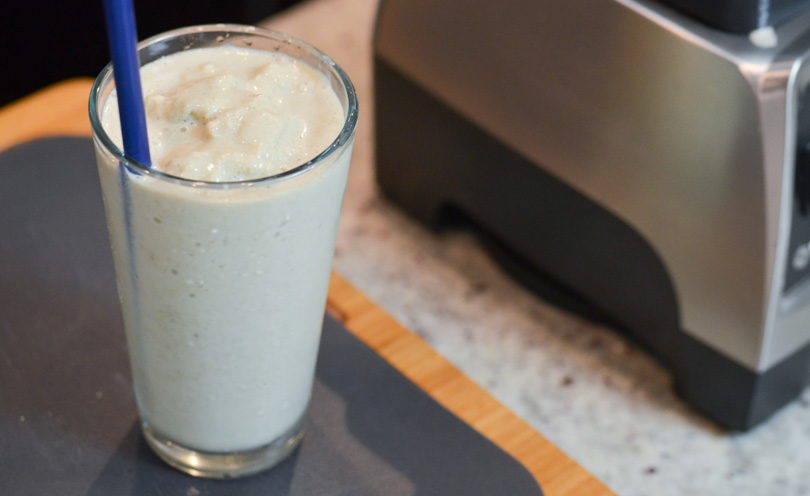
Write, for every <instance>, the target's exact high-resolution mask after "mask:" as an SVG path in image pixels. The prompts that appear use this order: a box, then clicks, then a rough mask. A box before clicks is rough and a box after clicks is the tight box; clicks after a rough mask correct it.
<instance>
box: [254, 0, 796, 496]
mask: <svg viewBox="0 0 810 496" xmlns="http://www.w3.org/2000/svg"><path fill="white" fill-rule="evenodd" d="M376 10H377V1H376V0H314V1H311V2H309V3H304V4H303V5H300V6H298V7H295V8H293V9H292V10H289V11H287V12H285V13H282V14H280V15H278V16H276V17H274V18H272V19H269V20H267V22H265V23H264V25H265V26H267V27H270V28H272V29H277V30H280V31H285V32H287V33H290V34H292V35H295V36H298V37H301V38H303V39H306V40H308V41H310V42H311V43H313V44H314V45H316V46H318V47H319V48H321V49H322V50H324V51H326V52H327V53H329V54H330V55H332V56H333V57H334V58H335V59H336V60H337V62H338V63H339V64H341V66H343V67H344V69H346V71H347V72H348V73H349V75H350V76H351V78H352V79H353V81H354V83H355V85H356V86H357V90H358V94H359V97H360V105H361V112H360V124H359V127H358V134H357V140H356V144H355V150H354V156H353V163H352V171H351V173H350V178H349V186H348V190H347V193H346V199H345V203H344V209H343V217H342V221H341V229H340V234H339V237H338V245H337V253H336V258H335V268H336V269H337V270H338V272H340V273H341V274H342V275H343V276H344V277H346V278H347V279H348V280H349V281H350V282H351V283H352V284H354V285H355V286H356V287H357V288H358V289H359V290H361V291H363V292H364V293H365V294H366V295H368V296H369V297H370V298H371V299H373V300H375V301H376V302H377V303H378V304H379V305H380V306H382V307H383V308H384V309H386V310H387V311H388V312H389V313H390V314H391V315H393V316H394V317H395V318H397V319H398V320H399V321H400V322H402V323H403V324H404V325H405V326H407V327H409V328H410V329H411V330H413V331H415V332H417V333H419V334H420V335H421V336H423V337H424V338H425V339H426V340H427V341H428V342H429V343H430V344H431V345H432V346H433V347H434V348H435V349H436V350H438V351H439V352H440V353H441V354H442V355H444V356H445V357H446V358H447V359H449V360H450V361H451V362H453V363H454V364H455V365H456V366H457V367H459V368H460V369H461V370H462V371H463V372H464V373H466V374H467V375H468V376H469V377H470V378H472V379H473V380H475V381H476V382H478V383H479V384H481V385H482V386H483V387H485V388H486V389H487V390H489V391H490V392H491V394H492V395H493V396H495V397H496V398H498V399H499V400H500V401H502V402H503V403H504V404H506V405H507V406H508V407H509V408H511V409H512V410H513V411H514V412H515V413H517V414H518V415H520V416H522V417H523V418H524V419H525V420H526V421H528V422H529V423H530V424H531V425H532V426H534V427H535V428H536V429H537V430H538V431H540V432H541V433H542V434H543V435H545V436H546V437H548V438H549V439H550V440H551V441H553V442H554V443H555V444H557V445H558V446H559V447H560V448H561V449H563V450H564V451H565V452H567V453H568V454H569V455H570V456H572V457H573V458H574V459H575V460H577V461H578V462H579V463H580V464H582V465H583V466H584V467H585V468H586V469H588V470H589V471H590V472H592V473H593V474H594V475H596V476H597V477H598V478H600V479H601V480H602V481H604V482H605V483H606V484H607V485H608V486H610V488H611V489H613V490H614V491H615V492H616V493H617V494H620V495H622V496H652V495H678V496H680V495H712V496H724V495H735V496H736V495H753V496H771V495H773V496H798V495H805V494H807V495H810V391H806V392H805V394H804V395H802V397H801V398H799V399H798V400H796V401H794V402H793V403H792V404H791V405H789V406H788V407H787V408H785V409H783V410H782V411H780V412H779V413H778V414H777V415H775V416H774V417H772V418H771V419H770V420H769V421H768V422H767V423H766V424H764V425H762V426H760V427H758V428H757V429H755V430H753V431H752V432H749V433H745V434H729V433H726V432H724V431H722V430H720V429H718V428H717V427H716V426H715V425H713V424H712V423H710V422H708V421H707V420H705V419H704V418H702V417H701V416H699V415H698V414H696V413H695V412H694V411H692V410H691V409H690V408H689V407H688V406H687V405H685V404H684V403H683V402H682V401H680V400H679V399H678V398H677V397H676V396H675V395H674V393H673V391H672V387H671V378H670V376H669V374H668V372H667V371H666V370H665V369H663V368H662V367H661V366H659V365H658V364H657V363H656V362H655V361H654V360H653V359H651V358H650V357H649V356H647V355H645V354H644V353H643V352H640V351H639V350H638V349H637V348H635V347H634V346H633V345H632V344H631V343H629V342H628V341H627V340H626V339H624V338H623V337H622V336H621V335H619V334H617V333H615V332H614V331H612V330H611V329H608V328H605V327H601V326H598V325H594V324H592V323H590V322H588V321H585V320H583V319H581V318H578V317H576V316H573V315H570V314H567V313H565V312H564V311H562V310H559V309H558V308H555V307H554V306H551V305H550V304H548V303H546V302H544V301H542V300H541V299H539V298H538V297H536V296H535V295H533V294H531V293H529V292H528V291H526V290H525V289H524V288H522V287H521V286H520V285H519V284H517V283H516V282H514V281H513V280H512V279H511V278H509V277H508V276H507V275H505V274H504V273H503V272H502V270H501V269H500V268H499V267H498V266H497V265H496V264H495V263H494V262H493V261H492V259H491V258H490V257H489V255H488V254H487V252H486V251H485V250H483V248H482V246H481V245H480V243H479V242H478V240H477V239H475V238H474V237H473V236H471V235H470V234H468V233H465V232H459V231H448V232H443V233H435V232H432V231H429V230H427V229H426V228H425V227H423V226H422V225H420V224H418V223H416V222H415V221H413V220H412V219H411V218H409V217H408V216H407V215H405V214H404V213H403V212H402V211H401V210H399V209H398V208H397V207H396V206H395V205H392V204H391V203H389V202H388V201H387V200H386V199H385V198H383V197H381V195H380V192H379V189H378V187H377V186H376V184H375V182H374V151H373V148H374V143H373V125H372V119H373V112H372V107H373V104H374V102H373V97H374V95H373V90H372V78H371V36H372V30H373V25H374V18H375V15H376ZM391 118H396V117H395V116H391Z"/></svg>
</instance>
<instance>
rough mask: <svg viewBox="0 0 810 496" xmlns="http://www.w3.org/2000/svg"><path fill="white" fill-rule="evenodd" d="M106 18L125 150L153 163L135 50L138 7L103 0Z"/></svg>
mask: <svg viewBox="0 0 810 496" xmlns="http://www.w3.org/2000/svg"><path fill="white" fill-rule="evenodd" d="M104 17H105V19H106V22H107V40H108V41H109V44H110V54H111V55H112V62H113V74H114V75H115V88H116V91H117V92H118V109H119V112H120V116H121V133H122V135H123V137H124V152H126V154H127V155H129V156H130V157H132V158H134V159H135V160H137V161H138V162H140V163H142V164H144V165H146V166H151V165H152V159H151V157H150V156H149V138H148V136H147V134H146V113H145V111H144V108H143V92H142V90H141V75H140V64H139V63H138V52H137V49H136V45H137V43H138V32H137V30H136V29H135V9H134V8H133V6H132V1H131V0H104Z"/></svg>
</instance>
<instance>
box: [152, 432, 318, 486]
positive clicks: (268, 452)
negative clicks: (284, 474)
mask: <svg viewBox="0 0 810 496" xmlns="http://www.w3.org/2000/svg"><path fill="white" fill-rule="evenodd" d="M142 430H143V434H144V437H145V438H146V442H147V443H148V444H149V447H150V448H152V451H154V452H155V454H157V455H158V456H159V457H160V458H161V459H163V461H165V462H166V463H168V464H169V465H171V466H172V467H174V468H176V469H178V470H180V471H182V472H185V473H187V474H190V475H193V476H195V477H205V478H209V479H235V478H239V477H246V476H248V475H253V474H256V473H258V472H262V471H264V470H267V469H269V468H271V467H273V466H275V465H277V464H278V463H280V462H281V461H283V460H284V459H285V458H287V457H288V456H289V455H290V454H291V453H292V452H293V451H294V450H295V448H296V447H297V446H298V445H299V444H300V443H301V439H302V438H303V437H304V419H303V417H302V418H301V419H300V420H299V421H298V422H296V424H295V425H294V426H293V427H292V428H291V429H289V430H288V431H287V432H285V433H284V434H283V435H281V436H280V437H279V438H278V439H276V440H275V441H273V442H271V443H270V444H266V445H264V446H261V447H259V448H255V449H252V450H249V451H240V452H234V453H216V452H210V451H199V450H195V449H192V448H187V447H185V446H182V445H179V444H177V443H175V442H174V441H171V440H169V439H168V438H166V437H165V436H163V435H162V434H160V433H158V432H156V431H154V430H153V429H151V428H150V427H149V425H148V424H147V423H145V422H144V423H143V425H142Z"/></svg>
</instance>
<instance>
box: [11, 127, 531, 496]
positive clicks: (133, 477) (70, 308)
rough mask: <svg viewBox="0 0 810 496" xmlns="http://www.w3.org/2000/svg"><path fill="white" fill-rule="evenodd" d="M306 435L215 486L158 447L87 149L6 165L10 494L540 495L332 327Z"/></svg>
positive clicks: (21, 151)
mask: <svg viewBox="0 0 810 496" xmlns="http://www.w3.org/2000/svg"><path fill="white" fill-rule="evenodd" d="M306 429H307V435H306V437H305V438H304V442H303V443H302V445H301V447H300V448H299V449H298V450H297V451H296V452H295V453H294V454H293V455H292V456H291V457H290V458H289V459H288V460H286V461H285V462H283V463H282V464H281V465H279V466H278V467H276V468H275V469H273V470H271V471H270V472H266V473H263V474H260V475H258V476H254V477H250V478H245V479H240V480H235V481H216V480H204V479H195V478H192V477H190V476H187V475H185V474H182V473H180V472H178V471H175V470H174V469H171V468H169V467H168V466H167V465H165V464H164V463H163V462H161V461H160V460H159V459H158V458H157V457H156V456H155V455H153V454H152V452H151V451H150V450H149V448H148V446H147V445H146V442H145V441H144V440H143V438H142V436H141V433H140V430H139V426H138V423H137V414H136V407H135V402H134V398H133V395H132V392H131V379H130V372H129V362H128V359H127V354H126V345H125V342H124V335H123V329H122V324H121V316H120V312H119V309H118V299H117V295H116V291H115V278H114V273H113V266H112V258H111V255H110V253H109V246H108V241H107V231H106V226H105V223H104V213H103V206H102V202H101V192H100V190H99V185H98V179H97V176H96V168H95V159H94V155H93V150H92V144H91V142H90V140H89V139H82V138H48V139H43V140H37V141H32V142H29V143H25V144H23V145H20V146H18V147H16V148H13V149H11V150H8V151H6V152H4V153H2V154H0V494H3V495H15V496H27V495H31V496H41V495H44V494H59V495H64V496H72V495H88V496H89V495H92V496H108V495H133V496H150V495H180V496H196V495H221V494H222V495H224V494H228V495H235V496H239V495H259V494H261V495H306V496H317V495H331V496H337V495H386V496H398V495H465V496H475V495H499V496H500V495H542V492H541V490H540V488H539V487H538V485H537V483H536V481H535V480H534V478H533V477H532V476H531V475H530V474H529V473H528V471H527V470H526V469H525V468H524V467H523V466H522V465H520V464H519V463H518V462H517V461H516V460H514V459H513V458H512V457H510V456H509V455H508V454H506V453H505V452H503V451H502V450H501V449H500V448H498V447H497V446H495V445H494V444H492V443H491V442H489V441H488V440H486V439H485V438H483V437H482V436H481V435H479V434H478V433H477V432H475V431H474V430H473V429H472V428H470V427H469V426H467V425H466V424H465V423H463V422H461V421H460V420H459V419H457V418H456V417H455V416H454V415H452V414H451V413H450V412H448V411H447V410H445V409H444V408H442V407H441V406H440V405H439V404H437V403H436V402H435V401H433V400H432V399H431V398H430V397H429V396H428V395H426V394H425V393H424V392H423V391H422V390H420V389H419V388H417V387H416V386H415V385H414V384H413V383H411V382H410V381H408V380H407V379H406V378H405V377H404V376H402V375H401V374H399V373H398V372H397V371H396V370H394V369H393V368H392V367H391V366H390V365H388V363H387V362H385V361H384V360H383V359H382V358H380V357H379V356H378V355H377V354H376V353H374V352H373V351H372V350H371V349H369V348H368V347H366V346H365V345H364V344H363V343H361V342H360V341H359V340H357V339H356V338H355V337H354V336H352V335H351V334H350V333H349V332H348V331H347V330H346V329H344V328H343V327H342V326H341V324H340V323H338V322H337V321H335V320H333V319H331V318H329V317H328V316H327V318H326V320H325V323H324V333H323V342H322V345H321V352H320V355H319V358H318V370H317V377H316V382H315V387H314V392H313V399H312V403H311V405H310V408H309V411H308V414H307V423H306Z"/></svg>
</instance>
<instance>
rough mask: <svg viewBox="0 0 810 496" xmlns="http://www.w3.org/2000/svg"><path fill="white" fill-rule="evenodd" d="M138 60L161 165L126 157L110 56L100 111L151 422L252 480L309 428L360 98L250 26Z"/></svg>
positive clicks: (307, 49)
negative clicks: (307, 417) (306, 419)
mask: <svg viewBox="0 0 810 496" xmlns="http://www.w3.org/2000/svg"><path fill="white" fill-rule="evenodd" d="M138 52H139V56H140V63H141V78H142V85H143V91H144V101H145V107H146V113H147V127H148V131H149V146H150V151H151V155H152V162H153V164H152V165H151V166H146V165H144V164H141V163H138V162H137V161H136V160H133V159H132V158H131V157H129V156H128V155H126V154H125V153H124V152H123V151H122V144H121V143H122V142H121V132H120V123H119V121H118V119H119V117H118V107H117V100H116V93H115V81H114V78H113V74H112V67H111V66H107V67H106V68H105V69H104V70H103V71H102V72H101V74H100V75H99V77H98V78H97V79H96V81H95V84H94V86H93V89H92V93H91V96H90V120H91V124H92V131H93V141H94V144H95V149H96V155H97V162H98V171H99V177H100V181H101V186H102V192H103V197H104V205H105V210H106V215H107V225H108V229H109V234H110V240H111V244H112V252H113V257H114V260H115V269H116V278H117V283H118V292H119V295H120V300H121V307H122V311H123V319H124V329H125V332H126V337H127V345H128V348H129V356H130V361H131V366H132V375H133V384H134V389H135V397H136V400H137V404H138V409H139V414H140V419H141V425H142V430H143V433H144V436H145V438H146V440H147V442H148V444H149V445H150V446H151V448H152V449H153V450H154V451H155V452H156V453H157V454H158V455H159V456H160V457H161V458H162V459H163V460H165V461H166V462H168V463H169V464H170V465H172V466H174V467H176V468H178V469H180V470H182V471H185V472H187V473H189V474H192V475H196V476H202V477H213V478H231V477H240V476H245V475H249V474H253V473H256V472H259V471H261V470H264V469H267V468H269V467H272V466H273V465H275V464H277V463H279V462H280V461H281V460H283V459H284V458H285V457H286V456H288V455H289V454H290V453H291V452H292V451H293V450H294V449H295V447H296V446H297V445H298V444H299V443H300V441H301V438H302V436H303V424H304V415H305V411H306V408H307V404H308V402H309V398H310V394H311V391H312V383H313V378H314V371H315V361H316V356H317V351H318V346H319V342H320V333H321V325H322V320H323V314H324V309H325V303H326V294H327V289H328V285H329V278H330V272H331V264H332V257H333V253H334V246H335V237H336V235H337V228H338V220H339V215H340V209H341V204H342V200H343V193H344V189H345V185H346V177H347V174H348V170H349V158H350V155H351V149H352V143H353V139H354V132H355V126H356V123H357V97H356V95H355V91H354V88H353V86H352V83H351V81H350V80H349V78H348V77H347V76H346V74H345V73H344V72H343V70H342V69H341V68H340V67H339V66H338V65H337V64H336V63H335V62H334V61H333V60H332V59H331V58H329V57H328V56H326V55H325V54H323V53H321V52H320V51H318V50H317V49H315V48H313V47H312V46H309V45H308V44H306V43H304V42H301V41H299V40H296V39H293V38H291V37H288V36H285V35H282V34H279V33H274V32H270V31H266V30H262V29H258V28H254V27H249V26H238V25H210V26H197V27H189V28H182V29H178V30H175V31H171V32H168V33H165V34H162V35H158V36H156V37H153V38H150V39H148V40H146V41H144V42H142V43H141V44H139V45H138Z"/></svg>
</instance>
